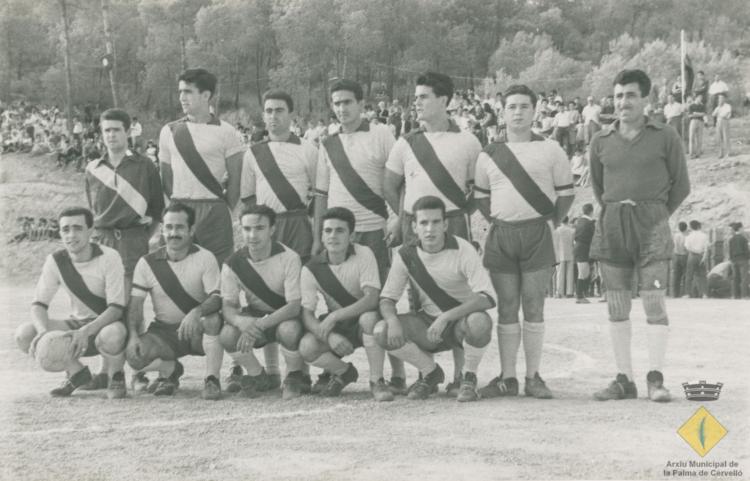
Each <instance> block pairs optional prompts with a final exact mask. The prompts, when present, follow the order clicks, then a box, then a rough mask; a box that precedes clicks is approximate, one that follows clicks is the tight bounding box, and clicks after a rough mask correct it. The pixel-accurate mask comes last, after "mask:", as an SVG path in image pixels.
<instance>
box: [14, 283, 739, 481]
mask: <svg viewBox="0 0 750 481" xmlns="http://www.w3.org/2000/svg"><path fill="white" fill-rule="evenodd" d="M32 297H33V286H31V285H24V286H18V285H12V286H10V285H5V286H2V287H0V309H2V311H3V312H5V313H6V314H5V316H3V318H2V321H0V333H2V336H0V359H1V360H2V368H0V383H2V385H3V386H5V388H4V389H3V390H2V394H0V419H2V428H1V429H2V433H1V435H0V466H2V470H1V471H0V473H1V474H0V476H1V477H2V479H4V480H52V479H77V480H132V479H139V480H144V481H149V480H227V479H248V480H251V479H252V480H255V479H258V480H261V479H262V480H321V481H322V480H349V479H358V480H414V481H417V480H420V481H421V480H433V479H434V480H451V481H457V480H464V479H465V480H471V481H478V480H491V479H509V480H512V479H660V478H664V477H665V476H664V474H663V470H664V469H666V463H667V462H668V461H669V462H676V461H686V462H687V461H690V460H693V461H700V460H703V461H705V460H710V461H717V462H719V461H727V462H731V461H734V462H737V463H739V469H741V470H742V471H743V473H744V476H743V477H730V478H729V479H742V478H745V479H747V478H748V477H750V449H749V448H748V446H749V443H748V441H750V422H749V418H750V416H748V413H749V412H748V411H749V410H748V395H750V392H749V389H748V377H747V372H748V371H747V368H748V367H750V352H749V351H748V349H747V339H748V334H750V325H749V324H748V323H749V322H750V316H749V315H748V312H750V302H748V301H731V300H725V301H724V300H722V301H717V300H693V299H680V300H673V301H669V302H668V309H669V313H670V317H671V322H672V326H673V327H672V331H671V338H670V343H669V350H668V356H667V358H668V362H667V368H666V369H665V376H666V379H667V385H668V387H669V388H670V389H671V391H672V394H673V395H674V402H672V403H670V404H656V403H652V402H649V401H647V400H646V399H644V396H645V389H646V386H645V379H644V378H645V372H646V371H647V369H648V366H647V358H646V349H645V342H646V339H645V329H644V328H645V317H644V315H643V311H642V309H641V306H640V303H639V302H635V303H634V314H633V323H634V334H633V347H634V368H635V371H636V378H637V383H638V388H639V389H640V390H641V391H640V398H639V399H637V400H628V401H618V402H615V401H610V402H605V403H600V402H597V401H594V400H593V399H592V398H591V393H592V392H593V391H595V390H597V389H599V388H601V387H603V386H604V385H606V384H607V383H608V382H609V380H610V377H611V376H612V374H613V369H614V367H613V361H612V356H611V352H610V341H609V334H608V330H607V324H606V323H607V321H606V304H601V303H593V304H591V305H584V306H581V305H577V304H575V303H574V302H573V300H571V299H551V300H548V302H547V310H546V312H547V333H546V345H545V350H544V359H543V365H542V376H543V377H544V378H545V379H546V380H547V381H548V385H549V386H550V388H551V389H552V390H553V391H554V392H555V394H556V399H554V400H549V401H542V400H533V399H526V398H524V397H523V396H521V397H518V398H514V399H502V400H481V401H479V402H477V403H472V404H458V403H456V402H455V400H453V399H449V398H447V397H445V396H444V395H442V394H441V395H440V396H438V397H436V398H433V399H430V400H427V401H424V402H416V401H409V400H406V399H404V398H398V399H397V400H396V401H394V402H392V403H375V402H374V401H372V400H371V399H370V395H369V392H368V389H367V363H366V358H365V355H364V353H363V352H362V351H361V350H359V351H357V352H356V353H355V354H354V355H353V362H354V363H355V365H356V366H357V367H358V368H359V370H360V379H359V381H358V382H357V383H356V384H355V385H352V386H350V387H347V389H346V390H345V391H344V394H343V395H342V397H341V398H339V399H334V400H331V399H321V398H317V397H311V396H305V397H302V398H300V399H297V400H293V401H288V402H284V401H281V399H280V394H279V393H278V392H276V393H271V394H268V395H266V396H264V397H261V398H259V399H255V400H247V399H239V398H233V397H225V398H224V399H223V400H221V401H218V402H207V401H203V400H201V399H200V389H201V387H202V383H201V379H202V376H203V365H202V360H201V358H196V357H191V358H187V360H186V361H185V366H186V375H185V377H184V382H183V383H182V386H181V388H180V391H179V392H178V394H177V395H176V397H175V398H173V399H156V398H154V397H153V396H150V395H145V396H141V397H137V398H132V397H131V398H129V399H125V400H118V401H108V400H106V398H105V396H104V393H103V392H101V391H99V392H89V393H76V394H75V395H74V396H73V397H72V398H70V399H52V398H50V397H49V396H48V395H47V391H48V390H50V389H51V388H53V387H55V386H56V385H57V384H58V383H59V382H60V381H61V378H62V375H61V374H53V373H44V372H41V371H40V370H39V369H38V368H36V366H35V364H34V362H33V360H31V359H30V358H28V357H27V356H25V355H24V354H22V353H21V352H20V351H18V350H16V348H15V346H14V342H13V339H12V334H13V330H14V328H15V327H16V326H17V325H18V323H19V322H21V321H23V320H25V319H26V316H27V312H28V306H29V303H30V301H31V299H32ZM60 297H61V296H58V299H57V300H56V302H55V303H54V304H53V305H52V307H51V309H52V312H53V313H54V312H57V313H59V314H63V313H64V312H65V307H66V306H65V304H64V300H63V299H60ZM522 357H523V356H522V355H521V358H522ZM437 360H438V362H439V363H440V364H441V365H442V366H443V367H444V368H445V370H446V371H447V372H450V371H451V370H452V367H451V361H450V356H448V355H446V354H440V355H438V357H437ZM90 364H91V365H92V366H93V367H97V366H98V361H95V360H93V359H92V360H91V362H90ZM228 366H229V360H228V359H225V363H224V370H223V372H224V373H226V372H227V370H228ZM498 366H499V364H498V355H497V348H496V341H495V340H494V339H493V341H492V344H491V345H490V348H489V349H488V350H487V354H486V356H485V358H484V361H483V362H482V365H481V368H480V372H479V379H480V383H486V382H487V381H488V380H489V379H491V378H492V377H493V376H495V375H496V374H497V371H498V369H499V367H498ZM282 367H283V366H282ZM407 372H408V376H409V378H410V379H409V380H410V381H412V380H413V379H414V377H415V375H416V373H415V371H414V370H412V369H411V368H409V369H408V371H407ZM523 372H524V366H523V360H521V362H520V365H519V373H523ZM699 380H707V381H708V382H722V383H723V384H724V387H723V390H722V395H721V399H720V400H719V401H716V402H712V403H704V405H705V406H706V407H707V408H708V409H709V411H710V412H711V413H712V414H713V415H714V416H715V417H716V418H717V419H718V420H719V421H720V422H721V424H722V425H723V426H724V427H726V429H727V430H728V434H727V435H726V437H725V438H724V439H723V440H722V441H721V442H720V443H719V444H718V445H717V446H716V447H715V448H714V449H713V450H712V451H711V452H710V453H709V454H708V455H707V456H706V457H705V458H700V457H699V456H698V455H697V454H696V453H695V452H693V450H692V449H691V448H690V447H689V446H688V445H687V444H686V442H685V441H683V440H682V439H681V438H680V437H679V436H678V435H677V429H679V427H680V426H681V425H682V424H683V423H684V422H685V421H686V420H687V419H688V418H689V417H690V416H691V415H692V414H693V413H694V412H695V411H696V410H697V409H698V408H699V407H700V406H701V403H697V402H690V401H687V400H686V399H685V397H684V395H683V393H682V389H681V386H680V385H681V383H683V382H686V381H689V382H696V381H699ZM700 478H701V479H727V478H726V477H719V476H703V477H700Z"/></svg>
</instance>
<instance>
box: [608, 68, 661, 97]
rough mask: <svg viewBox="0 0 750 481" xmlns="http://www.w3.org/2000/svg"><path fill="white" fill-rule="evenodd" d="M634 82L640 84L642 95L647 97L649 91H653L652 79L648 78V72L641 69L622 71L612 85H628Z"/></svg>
mask: <svg viewBox="0 0 750 481" xmlns="http://www.w3.org/2000/svg"><path fill="white" fill-rule="evenodd" d="M632 83H637V84H638V88H639V89H640V91H641V97H646V96H648V94H649V92H651V79H650V78H648V75H646V72H644V71H643V70H639V69H632V70H628V69H625V70H622V71H620V73H618V74H617V76H616V77H615V80H614V82H612V85H613V86H614V85H627V84H632Z"/></svg>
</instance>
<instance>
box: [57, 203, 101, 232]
mask: <svg viewBox="0 0 750 481" xmlns="http://www.w3.org/2000/svg"><path fill="white" fill-rule="evenodd" d="M79 215H82V216H83V218H84V220H85V221H86V227H88V228H91V227H94V214H92V213H91V211H90V210H89V209H87V208H85V207H66V208H65V209H63V210H62V211H61V212H60V215H58V216H57V221H58V222H60V219H62V218H63V217H75V216H79Z"/></svg>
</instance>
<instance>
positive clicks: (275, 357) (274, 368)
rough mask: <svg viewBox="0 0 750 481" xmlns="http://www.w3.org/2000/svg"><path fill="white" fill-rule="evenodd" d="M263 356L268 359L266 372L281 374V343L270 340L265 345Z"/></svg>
mask: <svg viewBox="0 0 750 481" xmlns="http://www.w3.org/2000/svg"><path fill="white" fill-rule="evenodd" d="M263 358H264V359H265V360H266V372H267V373H268V374H279V373H280V372H281V369H279V343H278V342H269V343H268V344H266V345H265V346H263Z"/></svg>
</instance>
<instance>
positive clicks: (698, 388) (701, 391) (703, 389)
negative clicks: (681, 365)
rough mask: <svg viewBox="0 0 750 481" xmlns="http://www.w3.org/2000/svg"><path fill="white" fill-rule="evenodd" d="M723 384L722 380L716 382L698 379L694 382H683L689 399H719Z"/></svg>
mask: <svg viewBox="0 0 750 481" xmlns="http://www.w3.org/2000/svg"><path fill="white" fill-rule="evenodd" d="M723 385H724V384H722V383H720V382H717V383H716V384H710V383H707V382H706V381H698V382H697V383H694V384H690V383H686V382H683V383H682V388H683V389H684V390H685V397H686V398H687V400H688V401H716V400H717V399H719V394H721V387H722V386H723Z"/></svg>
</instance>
